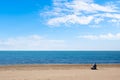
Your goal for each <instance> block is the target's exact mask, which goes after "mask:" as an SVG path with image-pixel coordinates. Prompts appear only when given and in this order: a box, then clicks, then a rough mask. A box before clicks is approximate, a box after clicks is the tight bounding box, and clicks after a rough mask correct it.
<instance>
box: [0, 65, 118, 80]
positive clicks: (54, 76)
mask: <svg viewBox="0 0 120 80" xmlns="http://www.w3.org/2000/svg"><path fill="white" fill-rule="evenodd" d="M91 66H92V64H40V65H39V64H35V65H32V64H30V65H7V66H0V74H1V75H0V79H1V80H120V64H98V65H97V66H98V69H97V70H91V69H90V67H91Z"/></svg>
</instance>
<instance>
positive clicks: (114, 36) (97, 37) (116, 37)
mask: <svg viewBox="0 0 120 80" xmlns="http://www.w3.org/2000/svg"><path fill="white" fill-rule="evenodd" d="M79 38H84V39H90V40H120V33H117V34H112V33H108V34H101V35H83V36H79Z"/></svg>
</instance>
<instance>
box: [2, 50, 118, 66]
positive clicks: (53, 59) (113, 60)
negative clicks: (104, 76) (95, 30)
mask: <svg viewBox="0 0 120 80" xmlns="http://www.w3.org/2000/svg"><path fill="white" fill-rule="evenodd" d="M93 63H97V64H120V51H0V65H14V64H93Z"/></svg>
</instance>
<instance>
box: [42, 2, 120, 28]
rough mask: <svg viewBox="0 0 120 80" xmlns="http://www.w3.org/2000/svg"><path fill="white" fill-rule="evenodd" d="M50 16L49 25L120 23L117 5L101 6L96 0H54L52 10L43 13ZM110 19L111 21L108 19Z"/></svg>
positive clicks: (119, 12)
mask: <svg viewBox="0 0 120 80" xmlns="http://www.w3.org/2000/svg"><path fill="white" fill-rule="evenodd" d="M43 14H44V15H45V16H47V17H48V16H49V17H48V18H47V19H48V20H47V24H48V25H52V26H56V25H60V24H80V25H88V24H91V23H94V24H99V23H100V22H102V21H106V22H110V21H112V20H113V19H114V20H116V21H115V22H117V23H119V22H120V9H119V7H118V6H116V5H115V4H112V3H111V4H106V5H100V4H97V3H95V2H94V0H71V1H70V0H54V1H53V6H52V9H51V10H48V11H46V12H44V13H43ZM106 18H109V19H106ZM115 22H114V23H115Z"/></svg>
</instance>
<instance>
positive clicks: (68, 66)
mask: <svg viewBox="0 0 120 80" xmlns="http://www.w3.org/2000/svg"><path fill="white" fill-rule="evenodd" d="M92 65H93V64H15V65H0V70H1V69H14V68H15V69H26V68H28V69H31V68H32V69H35V68H36V69H37V68H38V69H64V68H66V69H71V68H75V69H90V68H91V66H92ZM112 67H114V68H119V67H120V64H97V68H98V69H100V68H101V69H102V68H112Z"/></svg>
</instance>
